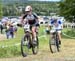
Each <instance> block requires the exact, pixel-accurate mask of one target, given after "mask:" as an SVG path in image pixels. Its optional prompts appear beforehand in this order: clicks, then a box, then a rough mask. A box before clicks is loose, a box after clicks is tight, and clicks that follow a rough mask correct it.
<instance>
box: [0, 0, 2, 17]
mask: <svg viewBox="0 0 75 61" xmlns="http://www.w3.org/2000/svg"><path fill="white" fill-rule="evenodd" d="M2 14H3V12H2V3H1V0H0V18H1V17H2Z"/></svg>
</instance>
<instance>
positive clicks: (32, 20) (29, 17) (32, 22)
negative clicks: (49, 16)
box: [23, 13, 38, 25]
mask: <svg viewBox="0 0 75 61" xmlns="http://www.w3.org/2000/svg"><path fill="white" fill-rule="evenodd" d="M23 19H27V21H28V23H29V24H30V25H35V24H36V22H37V20H36V19H38V17H37V15H36V14H34V13H32V14H31V15H28V14H26V15H24V16H23Z"/></svg>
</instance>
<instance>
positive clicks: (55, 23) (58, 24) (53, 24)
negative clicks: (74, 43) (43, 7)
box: [49, 16, 63, 44]
mask: <svg viewBox="0 0 75 61" xmlns="http://www.w3.org/2000/svg"><path fill="white" fill-rule="evenodd" d="M49 26H50V28H51V31H50V33H51V38H52V37H53V33H54V32H55V30H58V31H57V32H58V38H59V44H61V30H62V29H63V22H62V21H61V20H60V19H58V18H57V17H56V16H54V17H53V18H52V19H51V20H50V23H49Z"/></svg>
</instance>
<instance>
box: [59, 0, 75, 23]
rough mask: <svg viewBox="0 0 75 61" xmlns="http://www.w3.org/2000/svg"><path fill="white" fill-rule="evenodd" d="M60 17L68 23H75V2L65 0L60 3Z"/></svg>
mask: <svg viewBox="0 0 75 61" xmlns="http://www.w3.org/2000/svg"><path fill="white" fill-rule="evenodd" d="M59 7H60V15H62V16H64V17H65V18H66V19H67V20H68V21H70V22H75V0H64V1H62V2H60V6H59Z"/></svg>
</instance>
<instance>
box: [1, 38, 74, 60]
mask: <svg viewBox="0 0 75 61" xmlns="http://www.w3.org/2000/svg"><path fill="white" fill-rule="evenodd" d="M0 61H75V39H63V41H62V45H61V51H60V52H57V53H54V54H52V53H51V52H50V51H49V47H48V46H44V48H43V49H40V51H39V53H38V54H37V55H28V56H27V57H25V58H23V57H22V56H20V57H13V58H3V59H0Z"/></svg>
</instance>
